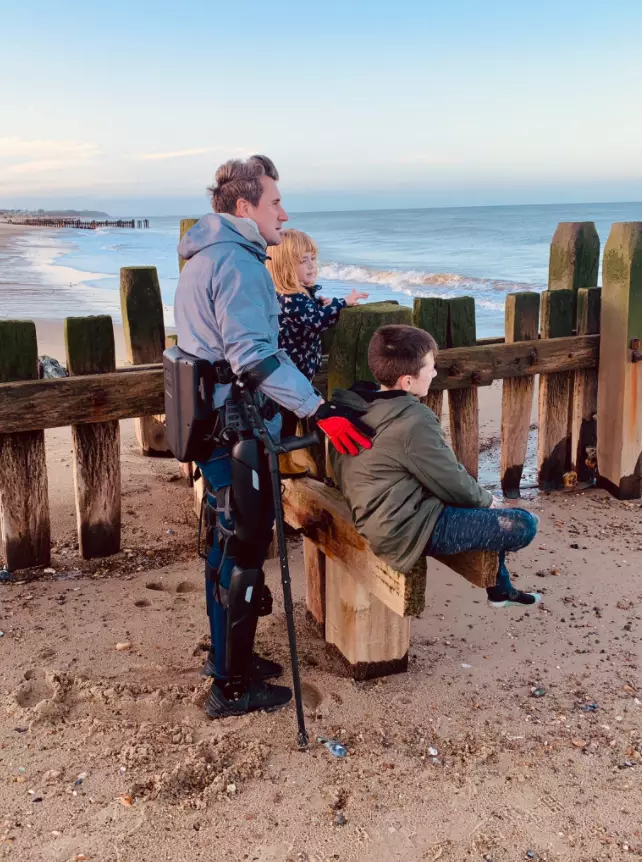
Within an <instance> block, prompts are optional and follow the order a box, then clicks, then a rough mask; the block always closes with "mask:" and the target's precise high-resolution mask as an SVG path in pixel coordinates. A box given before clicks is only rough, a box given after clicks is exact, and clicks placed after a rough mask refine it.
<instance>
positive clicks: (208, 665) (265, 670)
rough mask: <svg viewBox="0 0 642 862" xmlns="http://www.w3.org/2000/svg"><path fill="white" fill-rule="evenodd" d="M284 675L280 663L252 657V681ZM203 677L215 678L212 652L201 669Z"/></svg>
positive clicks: (258, 656) (260, 657) (257, 656)
mask: <svg viewBox="0 0 642 862" xmlns="http://www.w3.org/2000/svg"><path fill="white" fill-rule="evenodd" d="M282 674H283V665H282V664H279V663H278V661H270V660H269V659H267V658H263V657H262V656H260V655H257V654H256V653H254V655H253V656H252V667H251V668H250V679H255V680H258V681H261V680H266V679H277V677H280V676H281V675H282ZM201 676H203V677H205V676H215V671H214V653H213V652H212V650H210V651H209V652H208V654H207V658H206V659H205V664H204V665H203V667H202V668H201Z"/></svg>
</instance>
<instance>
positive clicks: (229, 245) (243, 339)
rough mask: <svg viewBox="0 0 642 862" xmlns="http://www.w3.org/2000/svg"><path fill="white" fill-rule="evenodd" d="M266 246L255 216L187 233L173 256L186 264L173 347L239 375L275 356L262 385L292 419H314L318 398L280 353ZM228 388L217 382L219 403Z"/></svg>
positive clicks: (215, 219) (215, 218)
mask: <svg viewBox="0 0 642 862" xmlns="http://www.w3.org/2000/svg"><path fill="white" fill-rule="evenodd" d="M265 249H266V243H265V240H264V239H263V237H262V236H261V235H260V233H259V232H258V229H257V227H256V224H255V223H254V222H253V221H251V220H250V219H242V218H237V217H235V216H232V215H227V214H215V213H210V214H208V215H206V216H203V218H202V219H200V221H198V222H197V223H196V224H195V225H194V227H193V228H192V229H191V230H189V231H188V232H187V233H186V234H185V236H184V237H183V239H182V240H181V241H180V243H179V245H178V253H179V255H180V256H181V257H182V258H183V259H184V260H186V261H187V263H186V264H185V266H184V267H183V271H182V273H181V275H180V278H179V279H178V287H177V288H176V298H175V301H174V315H175V321H176V330H177V333H178V344H179V347H181V348H182V349H183V350H185V351H186V352H187V353H190V354H191V355H192V356H198V357H199V358H201V359H207V360H209V361H210V362H218V361H220V360H222V359H226V360H227V361H228V362H229V363H230V365H231V366H232V371H233V372H234V374H236V375H239V374H242V373H243V372H245V371H247V370H249V369H251V368H253V367H254V366H255V365H257V364H258V363H259V362H261V361H262V360H263V359H266V358H267V357H268V356H277V357H278V359H279V360H280V362H281V364H280V366H279V368H278V369H277V370H276V371H274V372H273V373H272V374H270V376H269V377H268V378H267V379H266V380H265V381H264V382H263V383H262V384H261V386H260V387H259V388H260V389H261V391H262V392H263V393H264V394H265V395H267V396H269V397H270V398H273V399H274V401H276V402H277V404H280V405H282V406H283V407H286V408H287V409H288V410H291V411H292V412H293V413H296V415H297V416H299V417H304V416H311V415H312V414H313V413H315V412H316V410H317V408H318V406H319V404H320V403H321V398H320V396H319V395H318V394H317V393H316V392H315V390H314V389H313V387H312V385H311V384H310V382H309V381H308V380H307V379H306V378H305V377H304V375H303V374H301V372H300V371H299V370H298V368H297V367H296V366H295V365H294V363H293V362H292V361H291V360H290V358H289V357H288V355H287V354H286V353H285V352H284V351H283V350H279V303H278V301H277V298H276V291H275V289H274V284H273V282H272V278H271V276H270V273H269V272H268V271H267V269H266V267H265V260H266V259H267V254H266V251H265ZM229 388H230V387H229V386H217V387H216V394H215V404H216V406H220V405H221V404H222V403H223V401H224V400H225V399H226V398H227V395H228V393H229Z"/></svg>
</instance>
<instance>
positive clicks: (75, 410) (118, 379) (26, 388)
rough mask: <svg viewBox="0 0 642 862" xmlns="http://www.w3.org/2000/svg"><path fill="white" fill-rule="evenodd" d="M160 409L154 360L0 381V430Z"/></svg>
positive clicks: (160, 371)
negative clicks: (82, 372)
mask: <svg viewBox="0 0 642 862" xmlns="http://www.w3.org/2000/svg"><path fill="white" fill-rule="evenodd" d="M164 410H165V393H164V388H163V366H162V365H160V364H158V365H138V366H136V367H131V368H122V369H120V370H119V371H114V372H111V373H109V374H88V375H78V376H77V377H60V378H57V379H55V380H32V381H16V382H15V383H3V384H0V434H2V433H4V434H7V433H13V432H15V431H35V430H39V429H41V428H61V427H64V426H66V425H82V424H83V423H85V422H107V421H110V420H112V419H129V418H131V417H132V416H146V415H147V414H150V413H152V414H153V413H162V412H163V411H164Z"/></svg>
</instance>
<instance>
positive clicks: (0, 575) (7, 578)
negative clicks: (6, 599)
mask: <svg viewBox="0 0 642 862" xmlns="http://www.w3.org/2000/svg"><path fill="white" fill-rule="evenodd" d="M12 581H13V575H12V574H11V572H10V571H9V569H0V584H10V583H11V582H12Z"/></svg>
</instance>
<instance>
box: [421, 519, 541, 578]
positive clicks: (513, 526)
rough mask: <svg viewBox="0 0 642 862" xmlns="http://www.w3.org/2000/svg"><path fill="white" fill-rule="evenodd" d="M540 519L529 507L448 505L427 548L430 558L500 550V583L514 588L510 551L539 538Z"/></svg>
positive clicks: (498, 572)
mask: <svg viewBox="0 0 642 862" xmlns="http://www.w3.org/2000/svg"><path fill="white" fill-rule="evenodd" d="M538 523H539V519H538V518H537V517H536V516H535V515H532V514H531V513H530V512H527V511H526V510H525V509H464V508H459V507H457V506H446V507H445V509H444V511H443V512H442V513H441V515H440V516H439V518H438V520H437V523H436V525H435V529H434V530H433V533H432V536H431V537H430V541H429V542H428V546H427V548H426V554H427V556H429V557H436V556H442V555H447V554H458V553H459V552H460V551H498V552H499V568H498V571H497V586H500V587H502V588H504V589H507V588H508V587H510V585H511V582H510V574H509V572H508V569H507V568H506V552H507V551H519V550H520V548H525V547H526V546H527V545H529V544H530V543H531V542H532V541H533V539H534V538H535V534H536V533H537V525H538Z"/></svg>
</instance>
